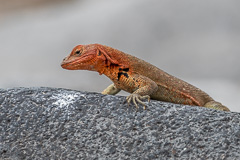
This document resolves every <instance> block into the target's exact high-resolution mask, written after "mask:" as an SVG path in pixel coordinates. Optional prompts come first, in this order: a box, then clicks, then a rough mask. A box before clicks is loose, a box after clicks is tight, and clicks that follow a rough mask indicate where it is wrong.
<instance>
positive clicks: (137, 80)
mask: <svg viewBox="0 0 240 160" xmlns="http://www.w3.org/2000/svg"><path fill="white" fill-rule="evenodd" d="M122 85H124V86H123V90H126V91H128V92H130V93H132V94H131V95H129V96H128V97H127V102H128V104H130V103H131V102H133V103H134V105H135V106H136V108H139V107H138V103H140V104H142V105H143V106H144V109H146V104H145V103H144V102H143V101H142V100H143V99H148V101H150V95H152V94H153V93H154V92H156V91H157V90H158V86H157V84H156V83H155V82H154V81H153V80H151V79H150V78H148V77H145V76H141V75H137V74H134V75H132V76H131V77H127V79H125V80H123V84H122Z"/></svg>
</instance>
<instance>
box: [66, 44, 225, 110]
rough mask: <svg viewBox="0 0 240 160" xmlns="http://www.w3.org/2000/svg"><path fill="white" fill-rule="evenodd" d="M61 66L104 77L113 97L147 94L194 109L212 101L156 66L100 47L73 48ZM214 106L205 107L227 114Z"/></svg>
mask: <svg viewBox="0 0 240 160" xmlns="http://www.w3.org/2000/svg"><path fill="white" fill-rule="evenodd" d="M62 67H63V68H65V69H71V70H75V69H80V70H91V71H97V72H99V74H105V75H106V76H107V77H109V78H110V79H111V80H112V81H113V83H114V87H115V89H116V90H117V91H114V92H112V91H109V90H108V89H107V90H106V91H105V93H106V94H116V93H117V92H119V91H120V90H125V91H127V92H129V93H133V94H135V95H138V96H140V98H141V96H146V95H147V96H150V97H151V99H155V100H160V101H166V102H172V103H178V104H187V105H195V106H204V105H206V103H208V102H211V103H212V102H213V103H214V102H215V101H214V100H213V99H212V98H211V97H210V96H209V95H208V94H206V93H205V92H203V91H202V90H200V89H198V88H196V87H194V86H193V85H191V84H189V83H187V82H185V81H183V80H180V79H178V78H176V77H174V76H172V75H169V74H168V73H166V72H164V71H162V70H161V69H159V68H157V67H156V66H154V65H152V64H150V63H148V62H145V61H143V60H141V59H139V58H137V57H134V56H131V55H129V54H126V53H123V52H121V51H119V50H116V49H114V48H111V47H108V46H104V45H100V44H90V45H79V46H76V47H75V48H74V49H73V51H72V53H71V54H70V55H69V56H68V57H66V58H65V59H64V61H63V62H62ZM110 88H113V86H111V87H110ZM133 101H134V100H133ZM139 101H140V100H139ZM216 103H217V104H218V106H217V107H211V106H210V107H209V106H206V107H209V108H214V109H219V110H226V111H228V108H227V107H225V106H222V105H221V104H220V103H219V102H216ZM214 104H215V103H214ZM219 106H220V108H218V107H219ZM222 108H223V109H222Z"/></svg>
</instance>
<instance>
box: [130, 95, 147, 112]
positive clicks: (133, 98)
mask: <svg viewBox="0 0 240 160" xmlns="http://www.w3.org/2000/svg"><path fill="white" fill-rule="evenodd" d="M146 98H147V99H148V102H149V101H150V96H148V95H145V96H141V95H139V94H131V95H129V96H128V97H127V102H128V104H130V103H131V102H133V104H134V105H135V106H136V108H137V109H138V108H139V107H138V103H139V104H141V105H143V107H144V109H146V104H145V103H144V102H143V101H142V100H143V99H146Z"/></svg>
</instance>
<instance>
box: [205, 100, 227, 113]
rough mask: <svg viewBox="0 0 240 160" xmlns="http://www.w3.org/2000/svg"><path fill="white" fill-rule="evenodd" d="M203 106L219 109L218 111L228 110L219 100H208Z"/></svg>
mask: <svg viewBox="0 0 240 160" xmlns="http://www.w3.org/2000/svg"><path fill="white" fill-rule="evenodd" d="M204 107H206V108H212V109H216V110H220V111H228V112H229V111H230V110H229V109H228V108H227V107H226V106H224V105H222V104H221V103H219V102H216V101H210V102H207V103H206V104H205V105H204Z"/></svg>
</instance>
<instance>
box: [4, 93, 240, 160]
mask: <svg viewBox="0 0 240 160" xmlns="http://www.w3.org/2000/svg"><path fill="white" fill-rule="evenodd" d="M239 158H240V113H233V112H221V111H216V110H211V109H206V108H201V107H190V106H184V105H178V104H171V103H164V102H159V101H154V100H151V102H150V103H149V104H148V107H147V109H146V110H143V109H142V107H141V108H140V109H139V110H138V111H137V110H136V108H135V107H134V106H133V105H131V106H128V105H127V104H126V103H125V97H122V96H110V95H102V94H98V93H88V92H80V91H73V90H67V89H55V88H14V89H7V90H0V159H231V160H232V159H239Z"/></svg>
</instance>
